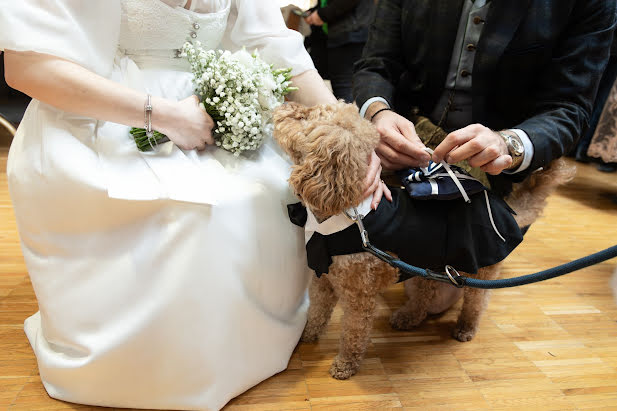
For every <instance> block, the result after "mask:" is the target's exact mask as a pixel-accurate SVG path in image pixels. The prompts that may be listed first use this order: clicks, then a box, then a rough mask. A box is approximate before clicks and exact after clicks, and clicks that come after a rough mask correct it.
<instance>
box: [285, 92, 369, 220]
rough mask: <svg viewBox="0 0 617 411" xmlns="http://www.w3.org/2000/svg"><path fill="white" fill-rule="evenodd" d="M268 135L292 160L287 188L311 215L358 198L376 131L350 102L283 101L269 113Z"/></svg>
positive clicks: (337, 209) (333, 210)
mask: <svg viewBox="0 0 617 411" xmlns="http://www.w3.org/2000/svg"><path fill="white" fill-rule="evenodd" d="M274 137H275V138H276V140H277V141H278V143H279V144H280V145H281V147H282V148H283V149H284V150H285V151H286V152H287V153H288V154H289V156H290V157H291V159H292V160H293V162H294V166H293V170H292V173H291V177H290V178H289V183H290V185H291V187H292V188H293V190H294V191H295V192H296V194H297V195H298V196H299V197H300V199H301V200H302V201H303V203H304V204H305V206H307V207H308V208H309V209H310V210H311V211H312V212H313V214H315V216H316V217H317V218H322V219H323V218H327V217H330V216H333V215H336V214H339V213H341V212H343V211H344V210H346V209H348V208H350V207H353V206H355V205H358V204H359V203H360V202H361V201H362V200H363V198H362V193H363V190H364V183H363V180H364V178H365V177H366V174H367V172H368V162H369V158H370V155H371V153H372V152H373V150H374V149H375V147H376V146H377V143H378V142H379V134H378V133H377V130H376V129H375V128H374V127H373V125H372V124H371V123H370V122H369V121H367V120H365V119H363V118H361V117H360V116H359V115H358V109H357V107H356V106H355V105H353V104H345V103H343V102H339V103H336V104H329V105H321V106H314V107H306V106H302V105H300V104H296V103H287V104H284V105H282V106H280V107H279V108H277V109H276V110H275V112H274Z"/></svg>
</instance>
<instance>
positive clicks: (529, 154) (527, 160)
mask: <svg viewBox="0 0 617 411" xmlns="http://www.w3.org/2000/svg"><path fill="white" fill-rule="evenodd" d="M510 131H512V132H514V133H516V135H517V136H518V137H519V138H520V139H521V141H522V142H523V147H525V153H524V154H523V162H522V163H521V165H520V166H519V167H518V168H517V169H516V170H504V171H503V173H504V174H516V173H520V172H521V171H524V170H527V168H529V165H530V164H531V159H532V158H533V153H534V150H533V144H532V142H531V139H530V138H529V136H528V135H527V133H525V132H524V131H523V130H520V129H518V128H512V129H510Z"/></svg>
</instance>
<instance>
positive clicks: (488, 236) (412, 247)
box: [288, 187, 523, 277]
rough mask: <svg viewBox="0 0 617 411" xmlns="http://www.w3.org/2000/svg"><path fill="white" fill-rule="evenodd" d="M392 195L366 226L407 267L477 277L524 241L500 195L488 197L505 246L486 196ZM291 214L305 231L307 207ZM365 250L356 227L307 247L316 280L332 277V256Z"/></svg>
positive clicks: (316, 235) (319, 238)
mask: <svg viewBox="0 0 617 411" xmlns="http://www.w3.org/2000/svg"><path fill="white" fill-rule="evenodd" d="M390 190H391V191H392V202H389V201H381V202H380V203H379V206H378V207H377V210H374V211H372V212H370V213H369V214H368V215H367V216H365V217H364V219H363V220H362V221H363V223H364V227H365V229H366V230H367V232H368V235H369V239H370V241H371V244H373V245H374V246H375V247H377V248H379V249H381V250H383V251H388V252H392V253H395V254H396V255H397V256H398V258H400V259H401V260H402V261H405V262H407V263H409V264H412V265H415V266H418V267H421V268H428V269H431V270H434V271H439V272H441V271H443V270H444V267H445V265H446V264H449V265H451V266H453V267H454V268H456V269H457V270H458V271H461V272H465V273H468V274H475V273H477V271H478V268H481V267H486V266H489V265H493V264H496V263H498V262H499V261H501V260H503V259H504V258H506V256H508V254H510V253H511V252H512V250H514V248H516V246H517V245H518V244H519V243H520V242H521V241H522V239H523V235H522V233H521V230H520V229H519V227H518V225H517V223H516V221H515V220H514V217H513V216H512V214H513V211H512V209H511V208H510V207H509V206H508V205H507V204H506V203H505V201H503V200H502V199H501V198H499V197H497V196H496V195H492V194H490V193H488V197H489V198H490V208H491V213H490V214H492V218H493V221H494V223H495V225H496V227H497V228H498V230H499V232H500V234H501V235H502V236H503V238H504V239H505V241H503V240H502V239H501V238H500V237H499V235H498V234H497V233H496V232H495V229H494V228H493V225H492V224H491V221H490V214H489V213H488V210H487V205H488V204H487V201H486V199H485V194H484V192H483V191H482V192H478V193H476V194H472V195H470V196H469V197H470V199H471V203H466V202H465V201H464V200H463V199H462V198H458V199H454V200H448V201H444V200H417V199H413V198H411V197H410V196H409V194H407V192H406V191H405V190H403V189H401V188H394V187H390ZM288 209H289V216H290V219H291V221H292V222H293V223H294V224H296V225H299V226H304V224H305V223H306V218H307V214H306V210H305V209H304V207H303V206H302V205H300V204H299V203H298V204H293V205H290V206H288ZM362 251H363V248H362V240H361V238H360V234H359V230H358V227H357V225H356V224H352V225H350V226H349V227H347V228H346V229H344V230H342V231H339V232H337V233H334V234H330V235H327V236H326V235H322V234H320V233H317V232H315V233H313V235H312V237H311V238H310V240H309V241H308V242H307V244H306V253H307V259H308V265H309V267H310V268H311V269H313V270H314V271H315V274H316V275H317V276H318V277H319V276H321V275H322V274H325V273H328V269H329V267H330V264H332V256H334V255H346V254H355V253H359V252H362Z"/></svg>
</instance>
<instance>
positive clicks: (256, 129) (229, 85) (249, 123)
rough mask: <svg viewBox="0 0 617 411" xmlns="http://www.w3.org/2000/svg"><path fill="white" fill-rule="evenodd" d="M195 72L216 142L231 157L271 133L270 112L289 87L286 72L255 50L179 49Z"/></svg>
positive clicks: (197, 45)
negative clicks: (211, 118)
mask: <svg viewBox="0 0 617 411" xmlns="http://www.w3.org/2000/svg"><path fill="white" fill-rule="evenodd" d="M182 53H183V55H185V56H186V57H187V58H188V60H189V64H190V66H191V70H192V72H193V74H194V75H195V86H196V93H197V94H199V95H200V96H201V99H202V101H203V102H205V104H206V110H207V111H208V113H209V114H210V115H211V116H212V117H213V118H214V119H215V123H216V125H217V127H216V129H215V130H214V133H215V142H216V145H217V146H219V147H222V148H224V149H226V150H229V151H231V152H233V153H234V155H239V154H240V153H241V152H242V151H246V150H255V149H257V148H259V146H260V145H261V143H262V142H263V141H264V139H265V137H266V136H267V135H269V134H271V133H272V130H273V125H272V114H271V112H272V110H273V109H274V108H275V107H276V106H278V105H279V104H281V103H282V102H283V100H284V99H283V96H284V95H285V94H286V93H287V92H288V91H289V87H290V82H289V80H288V78H289V72H290V71H289V70H274V69H272V67H271V66H270V65H269V64H267V63H266V62H264V61H263V60H261V58H260V57H259V53H258V52H257V51H255V52H253V53H252V54H251V53H249V52H247V51H246V50H244V49H243V50H240V51H237V52H235V53H233V54H232V53H231V52H229V51H224V52H222V51H214V50H203V49H202V48H201V45H199V44H198V43H197V42H196V44H195V45H192V44H190V43H186V44H185V45H184V47H183V48H182Z"/></svg>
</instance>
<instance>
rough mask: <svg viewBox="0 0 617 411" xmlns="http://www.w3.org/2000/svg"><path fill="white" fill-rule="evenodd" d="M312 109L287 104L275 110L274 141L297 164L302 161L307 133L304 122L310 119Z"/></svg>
mask: <svg viewBox="0 0 617 411" xmlns="http://www.w3.org/2000/svg"><path fill="white" fill-rule="evenodd" d="M309 112H310V108H309V107H306V106H303V105H301V104H298V103H292V102H289V103H285V104H283V105H280V106H279V107H277V108H276V109H275V110H274V113H273V115H272V117H273V120H274V133H273V135H274V139H275V140H276V141H277V142H278V143H279V145H280V146H281V147H282V148H283V150H285V152H286V153H287V154H289V156H290V157H291V159H292V161H293V162H294V163H295V164H297V163H299V162H300V161H301V160H302V157H303V154H302V152H303V151H304V150H302V144H303V142H304V140H305V137H306V132H305V130H304V127H303V126H302V120H306V119H307V118H308V115H309Z"/></svg>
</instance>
